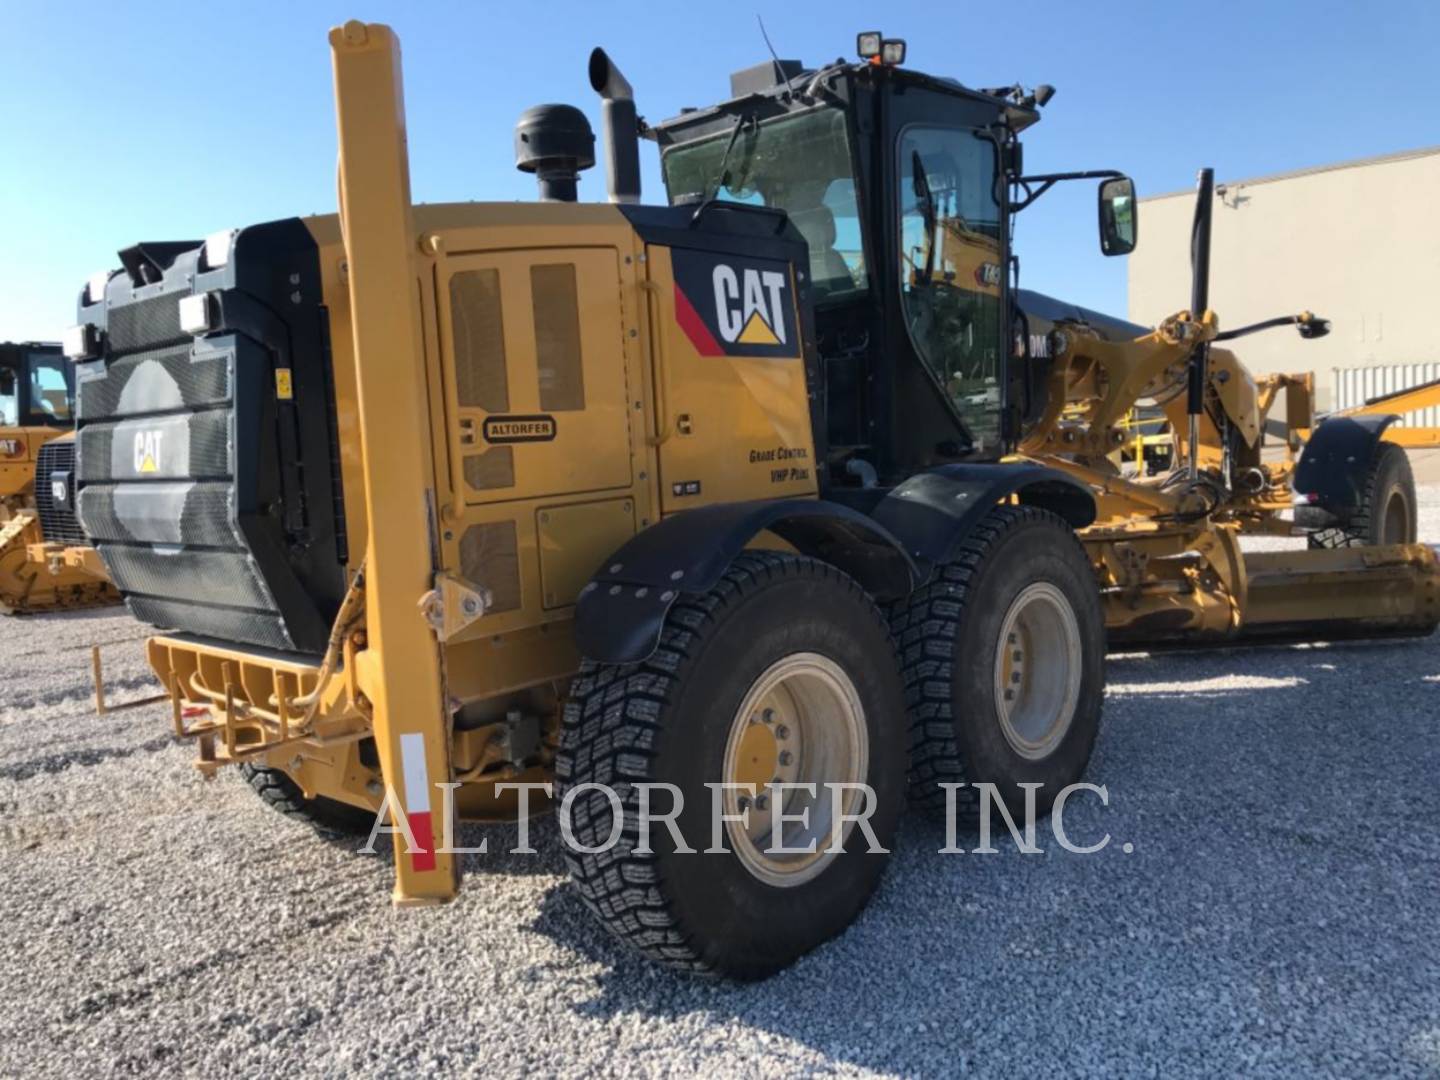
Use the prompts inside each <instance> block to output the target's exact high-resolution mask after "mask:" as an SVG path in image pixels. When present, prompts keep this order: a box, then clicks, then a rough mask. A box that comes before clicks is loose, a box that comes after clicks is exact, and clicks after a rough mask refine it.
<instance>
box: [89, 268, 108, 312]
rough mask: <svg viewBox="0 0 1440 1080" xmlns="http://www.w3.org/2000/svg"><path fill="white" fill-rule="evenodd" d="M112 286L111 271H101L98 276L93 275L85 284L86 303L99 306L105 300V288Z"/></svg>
mask: <svg viewBox="0 0 1440 1080" xmlns="http://www.w3.org/2000/svg"><path fill="white" fill-rule="evenodd" d="M108 284H110V271H109V270H101V271H100V272H99V273H98V274H91V275H90V277H89V278H88V279H87V280H86V282H85V302H86V303H87V304H99V303H103V302H104V300H105V286H106V285H108Z"/></svg>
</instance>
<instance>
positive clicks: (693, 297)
mask: <svg viewBox="0 0 1440 1080" xmlns="http://www.w3.org/2000/svg"><path fill="white" fill-rule="evenodd" d="M671 258H672V265H673V266H674V269H675V320H676V322H678V323H679V324H680V329H681V330H683V331H684V332H685V336H686V337H688V338H689V339H690V343H691V344H692V345H694V346H695V351H696V352H697V353H699V354H700V355H701V356H764V357H775V358H781V357H796V356H798V355H800V348H799V345H800V343H799V341H798V340H797V338H798V337H799V334H798V333H797V323H796V312H795V296H794V294H793V292H792V291H791V289H792V285H791V280H792V279H791V267H790V263H788V262H787V261H785V260H784V259H763V258H754V257H752V256H738V255H722V254H720V253H719V252H710V251H695V250H691V249H688V248H675V249H673V250H672V256H671Z"/></svg>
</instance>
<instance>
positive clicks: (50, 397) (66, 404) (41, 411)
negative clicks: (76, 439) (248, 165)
mask: <svg viewBox="0 0 1440 1080" xmlns="http://www.w3.org/2000/svg"><path fill="white" fill-rule="evenodd" d="M28 359H29V364H28V367H29V371H30V387H29V390H30V416H31V418H32V419H33V420H34V421H36V422H38V423H42V424H45V423H55V422H61V423H69V422H70V418H71V417H70V401H71V390H70V380H69V378H68V377H67V373H66V370H65V364H66V361H65V358H64V357H62V356H56V355H54V354H53V353H40V352H32V353H30V355H29V358H28Z"/></svg>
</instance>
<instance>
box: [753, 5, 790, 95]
mask: <svg viewBox="0 0 1440 1080" xmlns="http://www.w3.org/2000/svg"><path fill="white" fill-rule="evenodd" d="M755 21H756V22H757V23H759V24H760V36H761V37H762V38H764V39H765V48H767V49H769V50H770V59H772V60H774V61H775V80H776V81H777V82H783V83H784V84H785V89H786V90H789V89H790V80H789V79H788V78H787V77H786V75H785V66H784V65H783V64H781V63H780V55H779V54H778V53H777V52H776V51H775V46H774V45H771V44H770V35H769V34H768V33H766V32H765V20H764V19H762V18H761V17H760V13H759V12H758V11H757V12H756V13H755Z"/></svg>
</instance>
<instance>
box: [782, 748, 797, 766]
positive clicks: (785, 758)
mask: <svg viewBox="0 0 1440 1080" xmlns="http://www.w3.org/2000/svg"><path fill="white" fill-rule="evenodd" d="M794 760H795V755H794V754H792V753H790V751H789V750H781V751H780V764H781V765H789V764H790V763H791V762H792V761H794Z"/></svg>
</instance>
